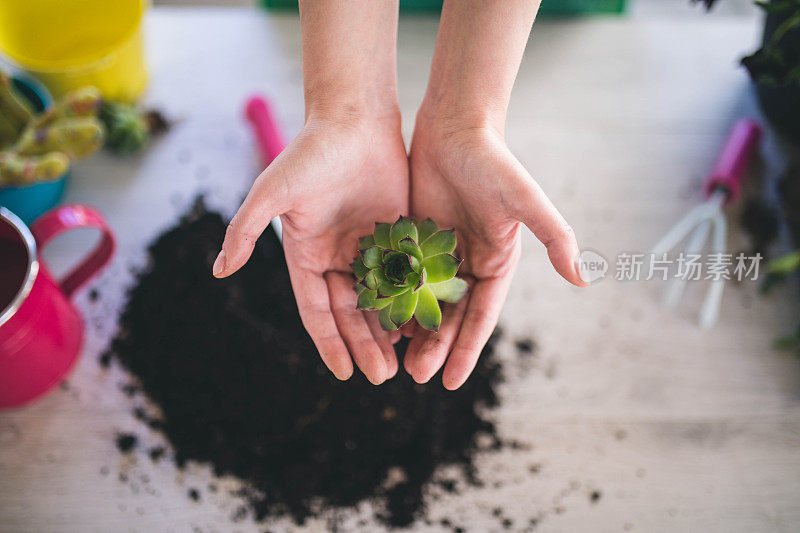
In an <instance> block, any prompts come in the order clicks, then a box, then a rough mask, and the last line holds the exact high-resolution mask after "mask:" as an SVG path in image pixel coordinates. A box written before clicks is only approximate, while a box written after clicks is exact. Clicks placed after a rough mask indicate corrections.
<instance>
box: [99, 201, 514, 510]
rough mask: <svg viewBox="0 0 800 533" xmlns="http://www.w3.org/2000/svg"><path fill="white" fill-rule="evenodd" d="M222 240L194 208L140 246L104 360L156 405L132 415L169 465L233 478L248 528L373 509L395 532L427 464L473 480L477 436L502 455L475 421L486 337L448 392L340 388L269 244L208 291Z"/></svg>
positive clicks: (490, 393) (221, 229) (421, 485)
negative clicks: (158, 442) (368, 503)
mask: <svg viewBox="0 0 800 533" xmlns="http://www.w3.org/2000/svg"><path fill="white" fill-rule="evenodd" d="M224 233H225V223H224V222H223V219H222V217H221V216H220V215H219V214H216V213H210V212H207V210H206V209H205V208H204V207H203V205H202V202H198V204H197V205H196V206H195V207H194V209H193V210H192V212H191V213H189V214H188V215H186V216H185V217H184V218H183V219H182V220H181V221H180V223H179V224H178V225H177V226H176V227H174V228H173V229H171V230H169V231H167V232H166V233H164V234H163V235H161V236H160V237H159V238H158V239H157V240H156V241H155V242H154V243H153V244H152V245H151V247H150V264H149V266H148V267H147V268H146V270H145V271H144V272H142V273H141V274H140V275H139V279H138V283H137V284H136V286H135V287H134V288H133V289H132V290H131V291H130V294H129V302H128V304H127V308H126V309H125V310H124V312H123V314H122V316H121V319H120V325H119V331H120V333H119V336H118V338H117V339H115V340H114V341H113V344H112V346H111V350H110V353H111V354H112V355H113V356H114V357H116V358H117V360H119V361H120V362H121V363H122V365H124V366H125V367H126V368H127V369H128V370H129V371H130V372H131V373H132V374H134V375H135V376H136V377H137V378H138V384H139V387H140V389H141V392H143V393H144V394H146V396H147V397H149V399H150V400H152V402H154V404H155V405H157V406H158V408H159V409H158V411H160V412H159V413H158V415H152V414H151V413H147V414H144V413H143V412H142V410H141V408H139V409H138V410H137V416H139V417H140V418H145V419H146V420H148V421H149V422H150V424H151V426H152V427H154V428H155V429H158V430H159V431H163V433H164V434H165V435H166V437H167V438H168V439H169V441H170V443H171V445H172V448H173V451H174V459H175V461H176V462H177V464H178V465H179V466H183V465H184V464H185V463H186V462H187V461H190V460H193V461H199V462H202V463H208V464H210V465H212V467H213V468H214V470H215V472H216V473H217V474H219V475H225V474H231V475H234V476H237V477H238V478H240V479H242V480H244V481H245V482H246V484H247V486H248V487H249V488H248V489H247V490H246V491H245V494H243V496H245V497H246V498H247V499H248V501H249V502H250V504H251V506H252V511H253V512H254V514H255V516H256V518H257V519H259V520H260V519H263V518H265V517H267V516H277V515H282V514H287V513H289V514H291V516H292V517H293V518H294V519H295V520H296V521H297V522H300V523H302V522H303V521H304V519H306V518H307V517H308V516H312V515H315V514H317V513H319V512H320V511H324V510H325V508H330V507H347V506H352V505H354V504H357V503H358V502H360V501H362V500H365V499H371V500H375V501H377V502H378V503H379V506H378V507H379V508H380V509H381V511H380V513H379V517H380V518H381V519H383V520H384V521H385V522H386V523H387V524H389V525H391V526H405V525H408V524H410V523H411V522H413V521H414V520H415V519H416V518H418V517H420V515H421V514H422V512H423V509H424V492H425V487H426V486H427V485H428V484H429V483H430V482H431V481H432V478H433V474H434V471H435V470H436V469H437V468H438V467H440V466H443V465H447V464H450V465H453V464H455V465H460V466H461V467H462V468H463V470H464V472H465V474H466V476H465V477H466V479H467V480H468V481H472V482H477V480H476V479H475V476H474V472H473V456H474V454H475V452H476V450H477V439H478V437H479V436H482V437H481V441H484V440H485V441H487V442H488V443H490V444H489V446H490V447H499V446H501V445H502V443H501V442H500V440H499V439H498V438H497V436H496V435H495V428H494V426H493V424H492V423H491V421H489V420H487V419H485V418H484V417H483V416H482V415H481V412H482V410H483V407H484V406H488V407H491V406H494V405H496V404H497V401H498V400H497V397H496V395H495V386H496V384H497V383H498V381H499V380H500V367H499V364H498V363H497V362H495V360H494V358H493V356H492V351H493V344H494V340H492V341H491V342H490V343H489V345H488V346H487V347H486V349H485V350H484V353H483V355H482V357H481V359H480V362H479V364H478V367H477V368H476V370H475V372H474V374H473V375H472V377H471V378H470V379H469V381H468V382H467V383H466V385H464V386H463V387H462V388H461V389H460V390H458V391H455V392H449V391H446V390H445V389H444V388H443V387H442V385H441V377H440V376H437V377H435V378H434V379H432V380H431V382H430V384H428V385H424V386H423V385H417V384H415V383H414V382H413V381H412V380H411V379H410V378H409V377H408V376H407V375H405V374H404V373H403V372H402V370H401V371H400V373H399V374H398V375H397V376H396V377H395V378H394V379H392V380H391V381H389V382H387V383H385V384H383V385H381V386H379V387H375V386H373V385H371V384H369V383H368V382H367V380H366V379H365V378H364V377H363V376H362V375H361V374H359V373H357V374H356V375H354V377H353V378H351V379H350V380H349V381H347V382H339V381H337V380H336V379H335V378H334V377H333V376H332V375H331V374H330V372H329V371H328V370H327V369H326V368H325V367H324V366H323V364H322V362H321V361H320V358H319V355H318V354H317V352H316V350H315V348H314V345H313V344H312V343H311V340H310V339H309V338H308V336H307V334H306V332H305V330H304V328H303V326H302V324H301V322H300V319H299V316H298V314H297V308H296V306H295V302H294V297H293V295H292V291H291V286H290V283H289V277H288V273H287V271H286V265H285V263H284V258H283V251H282V248H281V246H280V243H279V242H278V240H277V238H276V237H275V235H274V234H273V233H272V232H271V231H267V232H265V234H264V236H263V237H262V238H261V240H260V241H259V242H258V245H257V249H256V252H255V253H254V255H253V257H252V259H251V260H250V262H249V263H248V264H247V266H245V267H244V268H243V269H242V270H241V271H240V272H238V273H237V274H235V275H234V276H231V277H230V278H228V279H225V280H217V279H214V278H213V277H212V276H211V264H212V262H213V260H214V258H215V256H216V253H217V251H218V250H219V245H220V243H221V242H222V238H223V236H224ZM107 358H108V356H106V359H105V360H106V361H107V360H108V359H107ZM401 368H402V366H401ZM124 444H126V445H127V442H126V443H124ZM484 446H485V444H484ZM161 452H162V453H163V450H161ZM160 456H161V453H159V457H160Z"/></svg>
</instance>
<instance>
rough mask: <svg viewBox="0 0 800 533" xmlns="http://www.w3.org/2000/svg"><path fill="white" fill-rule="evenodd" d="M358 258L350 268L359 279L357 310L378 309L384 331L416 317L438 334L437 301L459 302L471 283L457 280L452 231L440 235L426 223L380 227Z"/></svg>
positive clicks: (361, 246)
mask: <svg viewBox="0 0 800 533" xmlns="http://www.w3.org/2000/svg"><path fill="white" fill-rule="evenodd" d="M358 248H359V253H360V257H358V258H357V259H356V260H355V261H354V262H353V263H352V264H351V265H350V266H351V267H352V268H353V273H354V274H355V276H356V278H357V279H358V283H357V285H356V292H357V293H358V306H357V307H358V309H362V310H365V311H370V310H380V314H379V318H380V323H381V326H382V327H383V329H385V330H387V331H394V330H396V329H397V328H399V327H400V326H402V325H403V324H405V323H406V322H408V321H409V320H411V317H414V318H415V319H416V320H417V323H418V324H419V325H420V326H422V327H423V328H425V329H428V330H431V331H438V330H439V324H441V322H442V311H441V309H440V307H439V300H441V301H443V302H458V301H459V300H461V298H463V297H464V295H465V294H466V293H467V283H466V282H465V281H464V280H463V279H461V278H457V277H455V276H456V273H457V272H458V267H459V266H460V265H461V261H462V260H461V259H459V258H457V257H456V256H455V255H453V251H454V250H455V248H456V232H455V230H454V229H449V230H439V227H438V226H437V225H436V223H435V222H434V221H433V220H431V219H427V220H424V221H422V222H421V223H418V222H417V221H416V220H414V219H413V218H409V217H403V216H401V217H400V218H398V219H397V222H395V223H394V224H388V223H383V222H378V223H376V224H375V231H374V232H373V233H372V235H367V236H366V237H362V238H361V239H360V240H359V246H358Z"/></svg>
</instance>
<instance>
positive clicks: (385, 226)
mask: <svg viewBox="0 0 800 533" xmlns="http://www.w3.org/2000/svg"><path fill="white" fill-rule="evenodd" d="M391 228H392V225H391V224H389V223H388V222H376V223H375V232H374V233H373V234H372V237H373V238H374V239H375V244H377V245H378V246H380V247H381V248H391V247H392V243H391V240H390V239H389V231H390V230H391Z"/></svg>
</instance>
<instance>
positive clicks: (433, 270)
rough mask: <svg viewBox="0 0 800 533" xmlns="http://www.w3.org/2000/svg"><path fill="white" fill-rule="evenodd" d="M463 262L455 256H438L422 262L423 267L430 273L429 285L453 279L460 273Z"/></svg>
mask: <svg viewBox="0 0 800 533" xmlns="http://www.w3.org/2000/svg"><path fill="white" fill-rule="evenodd" d="M459 265H461V260H460V259H458V258H457V257H456V256H454V255H453V254H438V255H432V256H430V257H426V258H425V259H423V260H422V266H423V268H425V270H427V271H428V283H439V282H441V281H447V280H448V279H451V278H453V277H454V276H455V275H456V272H458V267H459Z"/></svg>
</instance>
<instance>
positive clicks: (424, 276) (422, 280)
mask: <svg viewBox="0 0 800 533" xmlns="http://www.w3.org/2000/svg"><path fill="white" fill-rule="evenodd" d="M427 282H428V271H427V270H425V269H424V268H420V271H419V281H418V282H417V285H416V286H414V285H411V284H410V283H409V286H410V287H411V290H412V291H414V292H416V291H418V290H419V289H420V288H421V287H422V286H424V285H425V284H426V283H427Z"/></svg>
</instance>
